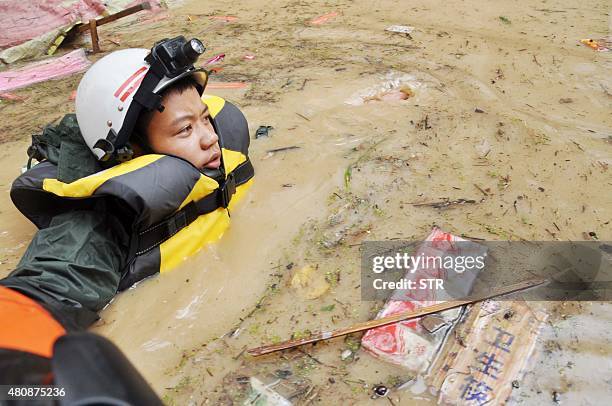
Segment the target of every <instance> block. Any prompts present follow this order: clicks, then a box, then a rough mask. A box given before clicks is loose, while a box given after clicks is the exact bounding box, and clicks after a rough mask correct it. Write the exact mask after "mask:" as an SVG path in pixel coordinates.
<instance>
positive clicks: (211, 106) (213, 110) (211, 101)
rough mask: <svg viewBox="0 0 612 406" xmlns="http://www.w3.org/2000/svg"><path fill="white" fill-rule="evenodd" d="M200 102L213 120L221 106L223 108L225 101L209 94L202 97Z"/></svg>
mask: <svg viewBox="0 0 612 406" xmlns="http://www.w3.org/2000/svg"><path fill="white" fill-rule="evenodd" d="M202 101H203V102H204V104H206V105H207V106H208V111H209V112H210V115H211V116H212V118H215V117H216V116H217V114H219V112H220V111H221V109H222V108H223V106H225V99H222V98H220V97H219V96H213V95H210V94H205V95H202Z"/></svg>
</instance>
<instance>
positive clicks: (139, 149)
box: [130, 131, 153, 157]
mask: <svg viewBox="0 0 612 406" xmlns="http://www.w3.org/2000/svg"><path fill="white" fill-rule="evenodd" d="M130 146H131V147H132V149H133V150H134V157H137V156H140V155H145V154H152V153H153V150H152V149H151V147H150V146H149V140H148V139H147V137H145V136H143V135H141V133H140V132H139V131H134V132H133V133H132V136H131V137H130Z"/></svg>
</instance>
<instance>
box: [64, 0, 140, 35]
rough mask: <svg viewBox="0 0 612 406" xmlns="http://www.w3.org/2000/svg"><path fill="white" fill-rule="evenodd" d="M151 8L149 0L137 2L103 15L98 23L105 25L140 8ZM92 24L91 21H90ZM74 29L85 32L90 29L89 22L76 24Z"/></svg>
mask: <svg viewBox="0 0 612 406" xmlns="http://www.w3.org/2000/svg"><path fill="white" fill-rule="evenodd" d="M150 9H151V5H150V4H149V2H145V3H141V4H137V5H135V6H132V7H129V8H126V9H125V10H121V11H119V12H117V13H115V14H111V15H109V16H106V17H102V18H100V19H98V20H96V25H97V26H98V25H103V24H107V23H110V22H113V21H116V20H118V19H120V18H123V17H126V16H129V15H130V14H134V13H137V12H139V11H140V10H150ZM90 24H91V22H90ZM73 29H74V30H76V32H79V33H81V32H85V31H87V30H89V25H88V24H80V25H76V26H75V27H74V28H73Z"/></svg>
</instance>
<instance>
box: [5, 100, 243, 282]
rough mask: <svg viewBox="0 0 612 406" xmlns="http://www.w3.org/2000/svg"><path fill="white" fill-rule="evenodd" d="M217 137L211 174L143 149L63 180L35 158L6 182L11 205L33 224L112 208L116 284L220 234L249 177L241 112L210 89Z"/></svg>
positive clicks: (167, 264)
mask: <svg viewBox="0 0 612 406" xmlns="http://www.w3.org/2000/svg"><path fill="white" fill-rule="evenodd" d="M202 101H203V102H204V103H205V104H206V105H207V106H208V109H209V111H210V114H211V118H212V123H213V126H214V128H215V130H216V132H217V134H218V136H219V145H220V146H221V155H222V158H221V159H222V165H221V171H220V174H221V176H220V177H219V178H217V179H215V178H212V177H209V176H206V175H205V174H203V173H202V172H201V171H199V170H198V169H197V168H196V167H194V166H193V165H192V164H191V163H189V162H187V161H186V160H183V159H181V158H177V157H174V156H169V155H157V154H149V155H143V156H140V157H137V158H134V159H132V160H130V161H127V162H124V163H121V164H118V165H115V166H113V167H111V168H109V169H106V170H103V171H99V172H96V173H94V174H92V175H89V176H85V177H82V178H79V179H77V180H74V181H73V182H70V183H64V182H62V181H60V180H58V179H57V166H56V165H55V164H53V163H51V162H49V161H43V162H41V163H39V164H37V165H35V166H34V167H32V168H31V169H29V170H28V171H26V172H24V173H23V174H22V175H21V176H19V177H18V178H17V179H16V180H15V182H14V183H13V185H12V188H11V199H12V200H13V203H14V204H15V206H16V207H17V208H18V209H19V210H20V211H21V212H22V213H23V214H24V215H25V216H26V217H28V218H29V219H30V220H31V221H32V222H33V223H34V224H35V225H36V226H37V227H39V228H45V227H47V226H48V225H49V222H50V221H51V219H52V218H53V216H55V215H57V214H60V213H64V212H66V211H70V210H83V209H88V210H96V208H99V207H101V206H100V204H99V202H100V201H101V200H103V201H104V205H103V207H104V210H109V208H110V210H112V211H113V213H114V214H116V215H117V217H118V218H119V219H120V220H121V221H122V223H123V224H124V228H125V229H126V232H128V233H130V252H129V255H128V264H127V266H126V269H124V270H123V273H122V275H123V276H122V280H121V283H120V286H119V290H123V289H126V288H128V287H130V286H131V285H133V284H134V283H136V282H138V281H140V280H142V279H144V278H146V277H148V276H151V275H154V274H156V273H157V272H164V271H167V270H170V269H172V268H174V267H176V266H177V265H178V264H180V263H181V262H182V260H183V259H184V258H186V257H189V256H191V255H193V254H194V253H196V252H197V251H198V250H199V249H201V248H202V247H203V246H204V245H205V244H206V243H209V242H212V241H215V240H217V239H219V238H220V237H221V235H222V234H223V232H224V231H225V230H226V229H227V227H228V225H229V211H230V210H232V209H233V207H234V206H235V204H236V202H237V201H239V200H240V199H241V197H242V196H243V195H244V193H245V190H246V189H247V188H248V187H249V186H250V184H251V183H252V177H253V175H254V170H253V166H252V164H251V162H250V160H249V158H248V147H249V132H248V125H247V122H246V119H245V117H244V115H243V114H242V113H241V112H240V110H239V109H238V108H237V107H236V106H234V105H233V104H231V103H229V102H227V101H225V100H224V99H222V98H220V97H217V96H210V95H204V96H202Z"/></svg>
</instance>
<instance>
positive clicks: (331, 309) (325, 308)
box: [321, 304, 336, 312]
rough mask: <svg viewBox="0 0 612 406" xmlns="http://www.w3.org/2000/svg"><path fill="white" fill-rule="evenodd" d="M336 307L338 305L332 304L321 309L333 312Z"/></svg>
mask: <svg viewBox="0 0 612 406" xmlns="http://www.w3.org/2000/svg"><path fill="white" fill-rule="evenodd" d="M335 307H336V305H335V304H330V305H327V306H323V307H321V311H322V312H331V311H333V310H334V308H335Z"/></svg>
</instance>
